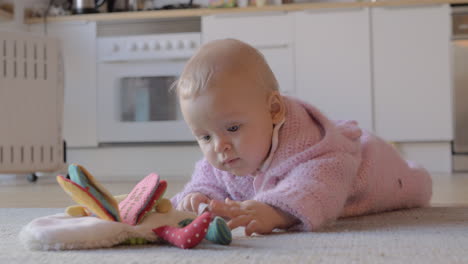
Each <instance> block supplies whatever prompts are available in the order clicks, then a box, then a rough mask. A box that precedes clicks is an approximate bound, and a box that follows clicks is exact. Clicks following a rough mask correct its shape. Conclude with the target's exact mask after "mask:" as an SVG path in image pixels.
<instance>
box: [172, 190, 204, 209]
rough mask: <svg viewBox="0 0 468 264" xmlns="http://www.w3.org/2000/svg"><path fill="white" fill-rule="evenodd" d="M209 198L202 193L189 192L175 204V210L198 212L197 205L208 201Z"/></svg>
mask: <svg viewBox="0 0 468 264" xmlns="http://www.w3.org/2000/svg"><path fill="white" fill-rule="evenodd" d="M210 201H211V200H210V198H208V196H206V195H204V194H203V193H198V192H196V193H189V194H187V195H186V196H185V197H184V199H182V201H180V202H179V204H178V205H177V210H180V211H190V212H194V213H198V205H200V204H201V203H206V204H209V203H210Z"/></svg>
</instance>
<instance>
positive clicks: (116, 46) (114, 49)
mask: <svg viewBox="0 0 468 264" xmlns="http://www.w3.org/2000/svg"><path fill="white" fill-rule="evenodd" d="M119 50H120V47H119V45H118V44H114V45H113V46H112V52H119Z"/></svg>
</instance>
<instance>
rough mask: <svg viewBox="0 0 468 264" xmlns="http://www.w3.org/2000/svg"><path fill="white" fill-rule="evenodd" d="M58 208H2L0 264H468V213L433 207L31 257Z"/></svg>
mask: <svg viewBox="0 0 468 264" xmlns="http://www.w3.org/2000/svg"><path fill="white" fill-rule="evenodd" d="M62 211H63V210H62V209H50V208H34V209H0V220H1V226H0V263H70V264H73V263H112V264H116V263H158V264H159V263H197V264H201V263H217V264H221V263H229V264H235V263H269V264H270V263H289V264H293V263H468V207H432V208H424V209H413V210H402V211H394V212H388V213H382V214H375V215H369V216H363V217H354V218H346V219H341V220H339V221H337V222H336V223H334V224H333V225H330V226H328V227H326V228H325V229H323V230H321V231H320V232H314V233H276V234H273V235H268V236H253V237H245V236H244V235H243V230H242V229H236V230H234V232H233V243H232V244H231V245H229V246H220V245H214V244H211V243H208V242H203V243H202V244H200V245H198V246H197V247H196V248H195V249H191V250H182V249H178V248H174V247H171V246H165V245H144V246H119V247H115V248H111V249H99V250H75V251H48V252H44V251H30V250H28V249H26V248H25V247H24V246H23V245H22V244H21V242H20V241H19V240H18V233H19V232H20V230H21V228H22V227H23V226H24V225H26V224H27V223H28V222H29V221H31V220H32V219H34V218H36V217H40V216H45V215H50V214H55V213H59V212H62Z"/></svg>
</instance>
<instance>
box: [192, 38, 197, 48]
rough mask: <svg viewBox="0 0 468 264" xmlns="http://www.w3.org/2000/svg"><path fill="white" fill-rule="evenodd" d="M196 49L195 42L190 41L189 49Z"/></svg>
mask: <svg viewBox="0 0 468 264" xmlns="http://www.w3.org/2000/svg"><path fill="white" fill-rule="evenodd" d="M196 47H197V43H196V42H195V41H193V40H192V41H190V48H191V49H195V48H196Z"/></svg>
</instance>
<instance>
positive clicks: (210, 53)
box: [171, 39, 279, 98]
mask: <svg viewBox="0 0 468 264" xmlns="http://www.w3.org/2000/svg"><path fill="white" fill-rule="evenodd" d="M231 72H236V73H240V74H241V75H242V76H249V77H250V80H252V81H253V82H256V84H257V86H259V87H261V88H263V89H265V90H266V91H278V90H279V87H278V86H279V85H278V81H277V80H276V78H275V75H274V74H273V71H272V70H271V68H270V66H268V63H267V62H266V60H265V57H264V56H263V54H261V53H260V52H259V51H258V50H257V49H255V48H254V47H252V46H250V45H248V44H246V43H244V42H242V41H239V40H235V39H222V40H215V41H211V42H209V43H207V44H205V45H203V46H202V47H201V48H200V49H199V51H198V52H197V53H196V54H195V55H194V56H193V57H192V58H191V59H190V60H189V61H188V62H187V64H186V65H185V67H184V70H183V72H182V74H181V76H180V77H179V79H178V80H177V81H176V82H174V84H173V85H172V87H171V90H175V91H176V93H177V96H178V97H181V98H191V97H196V96H198V95H199V94H200V93H201V92H203V91H205V90H206V89H207V88H208V86H209V83H210V81H211V80H213V79H215V78H217V77H219V76H222V74H226V73H228V74H229V73H231Z"/></svg>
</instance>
